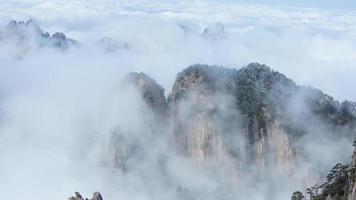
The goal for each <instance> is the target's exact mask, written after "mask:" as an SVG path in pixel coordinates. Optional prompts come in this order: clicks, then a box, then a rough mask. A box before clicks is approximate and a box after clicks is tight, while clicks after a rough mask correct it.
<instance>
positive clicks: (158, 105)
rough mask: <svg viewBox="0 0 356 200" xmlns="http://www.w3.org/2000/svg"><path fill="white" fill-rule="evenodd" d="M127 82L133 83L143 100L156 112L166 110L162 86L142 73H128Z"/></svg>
mask: <svg viewBox="0 0 356 200" xmlns="http://www.w3.org/2000/svg"><path fill="white" fill-rule="evenodd" d="M127 81H128V82H129V83H133V84H134V86H135V87H136V88H137V89H138V90H139V92H140V93H141V95H142V98H143V100H144V101H145V102H146V104H147V105H148V106H149V107H150V108H151V109H152V110H153V111H155V112H156V113H160V114H163V113H165V112H166V110H167V104H166V97H165V96H164V88H163V87H162V86H160V85H159V84H157V83H156V81H154V80H153V79H152V78H150V77H149V76H147V75H146V74H144V73H142V72H141V73H130V74H129V76H128V77H127Z"/></svg>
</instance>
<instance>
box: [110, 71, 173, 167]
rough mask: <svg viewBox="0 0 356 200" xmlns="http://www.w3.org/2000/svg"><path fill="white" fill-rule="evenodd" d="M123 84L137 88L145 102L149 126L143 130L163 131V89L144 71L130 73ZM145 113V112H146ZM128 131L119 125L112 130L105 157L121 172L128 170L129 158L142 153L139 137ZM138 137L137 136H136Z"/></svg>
mask: <svg viewBox="0 0 356 200" xmlns="http://www.w3.org/2000/svg"><path fill="white" fill-rule="evenodd" d="M124 84H125V85H126V86H128V87H130V86H133V87H134V89H137V90H138V92H139V95H141V97H142V100H143V101H144V102H145V103H146V105H147V107H148V109H150V110H151V111H152V112H149V113H150V116H151V117H150V118H149V120H151V121H150V122H152V123H150V126H152V127H145V128H147V129H146V130H145V131H147V132H148V133H150V132H151V130H150V129H154V131H155V132H163V131H164V130H161V129H164V128H165V123H167V121H166V119H165V117H166V116H167V103H166V98H165V96H164V89H163V87H162V86H160V85H158V84H157V83H156V82H155V81H154V80H153V79H152V78H150V77H149V76H147V75H146V74H144V73H130V74H129V75H128V76H127V77H126V79H125V81H124ZM146 114H147V113H146ZM154 123H160V125H159V126H155V124H154ZM129 132H130V131H126V132H123V131H122V130H121V129H120V127H118V128H117V129H116V130H114V131H113V132H112V133H111V135H110V138H109V141H108V146H107V148H106V149H107V151H106V156H105V157H106V158H108V159H107V161H108V162H109V164H110V165H111V166H112V167H113V168H114V169H118V170H120V171H122V172H125V171H126V170H128V168H129V167H128V162H129V159H131V158H132V157H135V156H140V154H142V153H143V152H142V147H141V146H142V145H143V144H141V143H140V139H139V138H136V136H135V134H130V133H129ZM138 137H139V136H138Z"/></svg>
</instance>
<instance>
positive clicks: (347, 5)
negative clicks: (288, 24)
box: [212, 0, 356, 11]
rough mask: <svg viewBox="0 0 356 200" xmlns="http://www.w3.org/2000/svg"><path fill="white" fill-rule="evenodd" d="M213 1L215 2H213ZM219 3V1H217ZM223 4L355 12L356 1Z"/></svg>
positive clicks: (268, 0) (285, 0) (252, 0)
mask: <svg viewBox="0 0 356 200" xmlns="http://www.w3.org/2000/svg"><path fill="white" fill-rule="evenodd" d="M212 1H213V0H212ZM217 1H219V0H217ZM221 1H222V2H230V3H233V2H239V3H258V4H266V5H273V6H292V7H312V8H323V9H333V10H335V9H337V10H350V11H351V10H355V9H356V1H354V0H221Z"/></svg>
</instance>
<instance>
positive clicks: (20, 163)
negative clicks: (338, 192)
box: [0, 0, 356, 200]
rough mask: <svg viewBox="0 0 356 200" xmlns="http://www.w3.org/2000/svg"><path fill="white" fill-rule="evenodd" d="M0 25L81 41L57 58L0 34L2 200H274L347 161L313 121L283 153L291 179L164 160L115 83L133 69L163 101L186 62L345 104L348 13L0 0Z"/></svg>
mask: <svg viewBox="0 0 356 200" xmlns="http://www.w3.org/2000/svg"><path fill="white" fill-rule="evenodd" d="M0 16H1V19H0V25H1V29H2V28H4V27H6V25H7V23H8V22H9V21H10V20H24V21H27V20H28V19H33V20H34V21H35V22H36V23H37V24H38V25H39V26H40V27H41V28H42V29H43V30H44V31H48V32H49V33H50V34H53V33H54V32H63V33H65V34H66V36H67V37H70V38H73V39H75V40H77V41H79V42H80V43H81V46H80V47H71V48H69V49H67V50H59V49H55V48H51V47H47V46H45V47H39V46H38V45H37V44H36V41H32V40H31V41H30V42H29V43H28V44H26V46H25V47H24V46H21V45H18V44H17V43H16V42H15V41H14V39H13V38H11V37H10V39H6V40H3V38H2V37H4V36H6V37H7V35H6V34H5V35H1V34H0V36H1V37H0V40H2V41H1V42H0V158H1V162H0V192H1V194H2V197H3V198H4V199H14V200H17V199H25V198H26V199H29V200H32V199H33V200H35V199H36V200H39V199H48V198H51V199H65V198H67V197H69V196H71V195H72V194H73V192H74V191H79V192H81V193H82V194H83V196H88V197H89V196H91V195H92V193H93V192H95V191H100V192H101V193H102V195H103V197H104V199H105V200H114V199H129V200H141V199H142V200H143V199H159V200H160V199H162V200H163V199H182V198H184V199H236V198H240V199H247V198H249V199H256V200H258V199H272V198H273V199H281V200H282V199H286V198H289V196H290V194H291V192H293V191H296V190H303V189H305V187H306V186H309V185H313V184H314V181H315V182H317V181H319V178H320V177H312V175H310V174H311V173H312V172H314V171H317V172H318V173H320V174H319V175H320V176H321V177H322V176H323V175H325V173H327V171H328V170H329V169H330V168H331V167H332V166H333V165H334V164H336V163H337V162H343V163H347V162H348V161H349V158H350V156H351V153H352V146H351V143H352V142H351V141H349V140H347V139H346V138H339V137H335V136H333V134H332V133H329V132H330V130H328V128H327V125H325V124H322V123H321V122H320V123H318V124H313V126H310V127H308V129H309V130H310V132H313V134H312V135H306V136H304V137H303V138H301V139H300V140H298V142H297V143H296V147H297V149H298V152H300V154H301V155H303V156H305V159H304V160H303V161H301V162H300V163H298V164H296V165H297V166H298V167H297V170H296V172H295V173H294V174H293V175H291V176H282V175H281V176H278V173H276V174H274V172H275V171H274V169H273V168H271V169H266V170H268V171H267V172H265V176H264V178H263V179H261V178H259V177H258V175H257V172H256V173H255V169H253V167H252V168H251V169H249V170H247V171H243V173H246V174H242V175H241V176H239V175H236V174H235V173H239V172H235V171H234V170H232V171H230V168H229V167H230V166H229V162H230V161H226V162H227V163H225V164H226V165H224V166H225V167H226V168H227V169H221V168H224V167H223V166H220V167H219V166H214V164H211V165H208V166H201V165H199V164H197V163H195V162H194V161H192V160H190V159H189V158H187V157H186V156H183V155H180V154H179V153H177V152H176V151H175V148H174V147H173V146H174V145H173V144H172V143H174V142H172V140H173V138H172V130H171V127H170V125H171V124H170V122H166V121H164V120H157V118H156V116H155V114H154V113H152V111H151V110H150V108H149V107H148V106H147V105H146V104H145V102H144V100H143V99H142V98H141V95H140V94H139V91H137V90H136V89H135V88H134V87H130V86H125V84H124V81H123V80H124V79H125V77H126V76H127V74H129V73H130V72H144V73H146V74H148V75H149V76H150V77H152V78H153V79H154V80H155V81H157V83H158V84H161V85H162V86H163V87H164V88H165V94H166V96H168V94H169V93H170V92H171V89H172V86H173V82H174V80H175V78H176V75H177V73H178V72H180V71H182V70H183V69H185V68H186V67H188V66H189V65H192V64H196V63H202V64H215V65H220V66H225V67H228V68H236V69H239V68H241V67H242V66H245V65H247V64H248V63H251V62H259V63H264V64H267V65H269V66H271V68H273V69H274V70H277V71H279V72H281V73H283V74H285V75H286V76H288V77H289V78H291V79H293V80H294V81H296V82H297V83H298V84H300V85H308V86H312V87H315V88H319V89H321V90H322V91H324V92H325V93H327V94H329V95H331V96H333V97H335V98H336V99H337V100H340V101H342V100H344V99H348V100H351V101H352V100H353V101H354V100H356V93H354V92H353V91H355V90H356V79H355V78H354V75H355V74H356V28H355V27H356V15H354V14H353V13H351V12H346V11H345V12H344V11H333V10H319V9H306V8H305V9H302V8H298V9H297V8H290V7H284V8H276V7H271V6H261V5H246V4H233V3H231V2H230V3H226V4H223V3H221V2H220V3H214V2H203V1H196V2H171V1H153V2H151V1H133V2H131V1H121V2H116V1H109V0H108V1H88V2H87V1H79V0H78V1H68V2H64V1H50V2H48V1H35V0H33V1H25V2H21V1H9V2H6V1H0ZM1 29H0V30H1ZM0 33H1V32H0ZM29 34H30V35H31V34H33V33H29ZM105 37H106V38H111V39H112V40H114V41H116V42H117V46H118V48H115V49H107V46H104V45H103V44H102V43H100V42H99V41H100V40H101V39H102V38H105ZM222 98H223V99H222V100H219V101H221V103H220V105H221V108H219V109H221V110H223V111H226V116H233V115H239V113H230V112H231V110H229V97H225V96H224V97H222ZM300 99H301V97H299V96H297V95H296V97H295V98H294V99H293V100H292V101H291V108H290V109H291V110H290V113H291V116H290V117H291V118H293V119H294V120H296V121H298V120H299V119H302V118H303V116H301V115H303V114H305V113H303V109H305V105H303V103H301V101H300ZM188 103H189V102H188ZM182 109H183V110H184V108H182ZM182 112H183V113H184V111H182ZM183 117H184V116H183ZM300 121H301V122H300V123H305V122H304V121H303V120H300ZM315 121H317V119H315ZM237 123H238V122H237ZM116 132H119V133H121V135H123V137H124V138H125V139H126V141H127V142H128V143H129V144H132V145H133V146H137V148H136V147H134V148H133V150H132V152H133V153H132V154H133V155H134V156H133V157H132V158H130V159H128V161H127V168H128V169H130V170H128V171H127V172H123V171H120V170H117V169H115V168H114V167H113V166H112V164H111V163H110V162H111V161H110V159H108V158H110V155H108V154H110V152H108V149H107V147H108V146H110V139H111V138H112V137H113V134H115V133H116ZM321 135H322V136H321ZM317 136H320V137H317ZM315 137H317V138H319V139H318V140H314V138H315ZM320 138H322V139H320ZM241 140H243V139H242V138H231V141H232V142H234V141H241ZM233 145H238V142H237V143H233ZM326 155H327V156H326ZM272 167H273V166H272ZM240 173H241V172H240ZM232 174H233V175H232ZM247 174H248V175H247ZM235 175H236V177H243V178H242V179H239V180H235V179H234V177H235ZM313 175H315V174H313ZM227 177H228V178H227ZM182 194H184V195H185V196H182Z"/></svg>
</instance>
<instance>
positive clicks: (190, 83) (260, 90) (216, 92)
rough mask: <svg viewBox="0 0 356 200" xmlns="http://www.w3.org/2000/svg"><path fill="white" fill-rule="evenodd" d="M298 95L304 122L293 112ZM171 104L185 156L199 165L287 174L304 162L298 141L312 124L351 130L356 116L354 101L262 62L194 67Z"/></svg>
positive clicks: (178, 80) (175, 87)
mask: <svg viewBox="0 0 356 200" xmlns="http://www.w3.org/2000/svg"><path fill="white" fill-rule="evenodd" d="M296 96H300V102H298V103H303V107H304V110H305V113H304V110H303V113H298V114H299V115H303V116H305V117H304V118H303V117H302V118H301V117H295V116H293V115H292V114H290V109H291V108H290V107H291V105H292V104H291V103H292V100H294V99H296ZM168 104H169V108H170V111H171V116H172V121H173V126H174V128H173V129H174V137H175V142H176V144H177V147H178V149H179V150H180V152H182V153H184V154H186V155H187V156H189V157H192V158H193V159H194V160H197V161H199V162H205V161H207V160H209V159H215V160H221V159H222V158H224V159H225V158H229V159H232V160H234V162H236V163H237V166H239V164H238V163H249V162H252V163H254V164H257V166H259V167H261V168H263V167H268V166H269V165H270V164H277V169H276V170H278V171H279V172H281V173H287V174H288V173H292V171H293V167H294V165H295V163H294V162H295V160H296V159H298V158H297V155H296V151H295V148H294V142H293V140H294V139H297V138H299V137H300V136H302V135H303V134H305V133H307V132H308V131H309V129H308V123H310V120H312V119H313V120H323V121H324V122H326V124H329V122H334V123H331V124H332V125H330V128H334V129H337V128H338V127H339V126H342V127H348V128H349V127H352V126H354V125H353V124H354V118H353V116H355V115H354V114H352V113H353V112H354V104H353V103H348V102H344V103H342V104H341V105H342V106H341V105H340V103H338V102H337V101H334V100H333V99H332V98H331V97H329V96H328V95H325V94H324V93H322V92H320V91H318V90H315V89H312V88H305V87H300V86H297V85H296V84H295V83H294V82H293V81H292V80H290V79H288V78H286V77H285V76H284V75H283V74H280V73H278V72H275V71H273V70H271V69H270V68H269V67H267V66H266V65H260V64H257V63H252V64H250V65H248V66H246V67H244V68H242V69H240V70H234V69H227V68H222V67H217V66H207V65H193V66H190V67H188V68H187V69H185V70H184V71H183V72H181V73H179V74H178V76H177V78H176V81H175V83H174V85H173V88H172V92H171V94H170V96H169V98H168ZM304 104H305V105H304ZM292 107H293V106H292ZM298 112H299V111H298ZM338 130H339V129H338Z"/></svg>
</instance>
